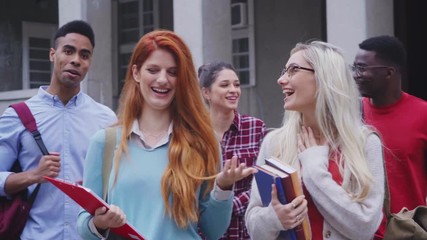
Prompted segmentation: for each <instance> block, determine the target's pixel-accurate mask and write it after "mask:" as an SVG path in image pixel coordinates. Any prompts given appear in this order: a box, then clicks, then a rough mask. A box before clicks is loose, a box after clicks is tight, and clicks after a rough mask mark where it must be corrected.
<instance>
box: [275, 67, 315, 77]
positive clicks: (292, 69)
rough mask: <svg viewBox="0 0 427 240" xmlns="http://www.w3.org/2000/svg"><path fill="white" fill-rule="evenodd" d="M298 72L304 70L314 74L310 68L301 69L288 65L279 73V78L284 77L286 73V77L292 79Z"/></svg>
mask: <svg viewBox="0 0 427 240" xmlns="http://www.w3.org/2000/svg"><path fill="white" fill-rule="evenodd" d="M299 70H306V71H310V72H314V69H311V68H306V67H301V66H298V65H290V66H288V67H287V68H286V67H285V68H284V69H283V70H282V71H281V72H280V77H282V76H283V75H285V73H286V72H287V73H288V77H292V76H293V75H295V73H296V72H298V71H299Z"/></svg>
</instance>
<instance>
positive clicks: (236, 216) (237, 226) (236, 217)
mask: <svg viewBox="0 0 427 240" xmlns="http://www.w3.org/2000/svg"><path fill="white" fill-rule="evenodd" d="M265 134H266V127H265V124H264V122H263V121H262V120H260V119H258V118H254V117H251V116H247V115H240V114H239V113H238V112H237V111H235V117H234V120H233V123H232V124H231V126H230V128H229V129H228V130H227V131H226V132H225V133H224V136H223V138H222V141H221V148H222V157H223V160H227V159H230V158H231V157H233V156H237V157H238V160H239V163H243V162H244V163H246V166H248V167H251V166H253V165H255V163H256V159H257V157H258V152H259V149H260V147H261V142H262V140H263V139H264V135H265ZM252 178H253V176H252V175H250V176H248V177H246V178H244V179H242V180H240V181H237V182H236V183H235V185H234V199H233V214H232V218H231V222H230V226H229V228H228V229H227V232H226V233H225V234H224V236H223V237H222V238H220V239H249V235H248V232H247V230H246V226H245V221H244V220H245V212H246V209H247V207H248V204H249V197H250V191H251V183H252Z"/></svg>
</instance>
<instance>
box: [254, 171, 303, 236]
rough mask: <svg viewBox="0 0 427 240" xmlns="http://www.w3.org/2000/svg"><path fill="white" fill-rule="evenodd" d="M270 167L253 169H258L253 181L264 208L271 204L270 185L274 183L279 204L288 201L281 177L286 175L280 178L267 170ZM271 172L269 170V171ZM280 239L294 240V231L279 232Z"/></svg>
mask: <svg viewBox="0 0 427 240" xmlns="http://www.w3.org/2000/svg"><path fill="white" fill-rule="evenodd" d="M269 167H270V166H267V165H263V166H255V168H257V169H258V172H256V173H255V174H254V176H255V181H256V184H257V186H258V191H259V195H260V196H261V201H262V205H263V206H264V207H267V206H268V205H269V204H270V202H271V190H272V189H271V185H272V184H273V183H274V184H275V185H276V189H277V197H278V199H279V201H280V203H281V204H287V203H288V201H287V200H286V195H285V189H284V187H283V184H282V177H286V176H288V175H287V174H284V175H282V176H279V175H278V174H276V173H273V172H271V171H269V170H267V169H269ZM270 170H271V169H270ZM279 236H280V239H282V238H284V239H292V240H296V239H297V237H296V233H295V230H293V229H292V230H288V231H281V232H280V235H279Z"/></svg>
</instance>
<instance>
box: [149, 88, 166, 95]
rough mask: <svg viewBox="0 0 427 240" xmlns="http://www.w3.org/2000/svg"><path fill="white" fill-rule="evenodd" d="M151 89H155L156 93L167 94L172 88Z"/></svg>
mask: <svg viewBox="0 0 427 240" xmlns="http://www.w3.org/2000/svg"><path fill="white" fill-rule="evenodd" d="M151 90H153V91H154V92H155V93H159V94H166V93H168V92H169V91H170V90H169V89H164V88H154V87H153V88H151Z"/></svg>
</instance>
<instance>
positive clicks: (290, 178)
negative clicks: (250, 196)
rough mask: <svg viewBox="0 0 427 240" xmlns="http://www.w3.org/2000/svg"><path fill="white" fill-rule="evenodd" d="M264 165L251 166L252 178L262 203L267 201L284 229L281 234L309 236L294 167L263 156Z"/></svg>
mask: <svg viewBox="0 0 427 240" xmlns="http://www.w3.org/2000/svg"><path fill="white" fill-rule="evenodd" d="M265 162H266V163H265V164H263V165H261V166H258V165H257V166H255V168H257V169H258V172H257V173H255V180H256V183H257V186H258V191H259V194H260V196H261V200H262V203H263V206H264V207H266V206H268V205H269V204H270V203H271V205H272V207H273V209H274V210H275V212H276V214H277V216H278V218H279V220H280V222H281V223H282V225H283V227H284V228H285V229H292V230H291V231H282V232H281V233H280V235H281V237H283V238H285V239H298V240H307V239H311V231H310V226H309V221H308V216H307V200H305V197H304V196H303V191H302V185H301V182H300V178H299V176H298V172H297V170H296V169H295V168H293V167H291V166H289V165H287V164H285V163H283V162H281V161H279V160H278V159H275V158H268V159H265Z"/></svg>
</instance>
